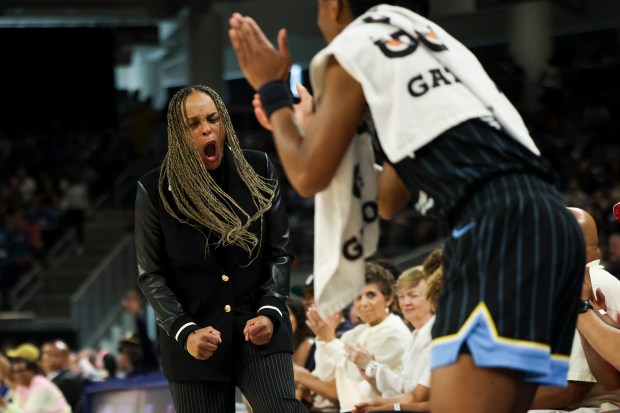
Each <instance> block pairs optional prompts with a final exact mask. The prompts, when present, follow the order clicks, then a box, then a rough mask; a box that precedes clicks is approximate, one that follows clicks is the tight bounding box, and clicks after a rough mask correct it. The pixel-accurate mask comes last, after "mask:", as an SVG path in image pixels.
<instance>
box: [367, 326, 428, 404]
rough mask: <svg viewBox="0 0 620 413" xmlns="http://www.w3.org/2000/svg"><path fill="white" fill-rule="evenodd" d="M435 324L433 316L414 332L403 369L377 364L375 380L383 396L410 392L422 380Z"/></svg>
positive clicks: (404, 355) (405, 355)
mask: <svg viewBox="0 0 620 413" xmlns="http://www.w3.org/2000/svg"><path fill="white" fill-rule="evenodd" d="M434 324H435V316H432V317H431V318H430V319H429V320H428V321H427V322H426V323H424V325H423V326H422V327H420V328H419V329H417V330H413V332H412V334H411V335H412V341H411V345H410V346H409V347H408V348H407V349H406V350H405V352H404V353H403V355H402V359H401V366H402V369H400V370H393V369H391V368H390V367H389V366H387V365H385V364H379V365H378V366H377V374H376V376H375V380H376V383H377V388H378V389H379V391H380V392H381V396H382V397H383V398H387V397H392V396H397V395H399V394H403V393H407V392H410V391H411V390H413V389H414V388H415V386H416V385H417V384H418V382H419V381H420V378H421V377H422V374H423V373H424V370H425V369H426V368H427V367H428V366H429V365H430V358H431V341H432V340H433V338H432V336H431V330H432V329H433V325H434Z"/></svg>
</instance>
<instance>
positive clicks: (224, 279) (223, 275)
mask: <svg viewBox="0 0 620 413" xmlns="http://www.w3.org/2000/svg"><path fill="white" fill-rule="evenodd" d="M228 280H230V278H229V277H228V275H226V274H222V281H224V282H226V281H228Z"/></svg>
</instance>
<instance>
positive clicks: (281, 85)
mask: <svg viewBox="0 0 620 413" xmlns="http://www.w3.org/2000/svg"><path fill="white" fill-rule="evenodd" d="M258 94H259V96H260V101H261V104H262V105H263V108H264V109H265V112H267V117H270V116H271V114H272V113H273V112H275V111H276V110H278V109H280V108H283V107H289V108H292V107H293V96H292V95H291V91H290V89H289V86H288V83H286V82H285V81H284V80H282V79H278V80H272V81H271V82H267V83H265V84H264V85H262V86H261V87H260V88H259V89H258Z"/></svg>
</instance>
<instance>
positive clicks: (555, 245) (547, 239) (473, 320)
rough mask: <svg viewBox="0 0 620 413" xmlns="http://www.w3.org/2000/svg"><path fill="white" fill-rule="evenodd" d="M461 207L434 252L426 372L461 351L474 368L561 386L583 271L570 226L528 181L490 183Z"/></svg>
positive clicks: (554, 199) (556, 202)
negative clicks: (437, 260) (437, 283)
mask: <svg viewBox="0 0 620 413" xmlns="http://www.w3.org/2000/svg"><path fill="white" fill-rule="evenodd" d="M461 207H462V209H461V210H460V211H459V213H457V214H454V215H453V217H455V221H454V222H455V224H454V227H453V229H452V233H451V234H450V237H449V240H448V241H447V242H446V245H445V249H444V274H445V275H444V277H445V280H444V289H443V291H442V294H441V297H440V299H439V303H438V305H437V320H436V322H435V326H434V329H433V337H434V340H433V349H432V361H431V366H432V368H436V367H440V366H443V365H446V364H451V363H454V362H455V361H456V360H457V358H458V356H459V353H460V352H461V349H462V347H463V346H464V345H466V346H467V349H468V350H469V353H471V355H472V356H473V359H474V362H475V363H476V365H478V366H481V367H499V368H508V369H513V370H518V371H522V372H524V373H525V380H526V381H528V382H533V383H538V384H546V385H555V386H565V385H566V372H567V371H568V356H569V354H570V349H571V344H572V340H573V335H574V333H575V322H576V316H577V298H578V296H579V293H580V290H581V283H582V280H583V274H584V268H585V250H584V241H583V237H582V233H581V230H580V228H579V226H578V225H577V223H576V222H575V220H574V218H573V217H572V215H571V214H570V212H569V211H568V210H567V209H566V207H565V205H564V204H563V202H562V200H561V198H560V197H559V195H558V194H557V192H556V191H555V189H554V188H553V187H552V186H551V185H549V184H548V183H546V182H545V181H543V180H541V179H539V178H538V177H536V176H532V175H519V174H514V175H505V176H502V177H499V178H496V179H494V180H492V181H490V182H488V183H487V184H486V185H484V186H482V187H481V188H480V189H479V190H477V191H475V192H474V193H473V194H472V195H471V196H470V197H469V199H468V200H467V201H466V202H465V204H464V205H461Z"/></svg>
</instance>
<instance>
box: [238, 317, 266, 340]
mask: <svg viewBox="0 0 620 413" xmlns="http://www.w3.org/2000/svg"><path fill="white" fill-rule="evenodd" d="M243 335H244V337H245V341H251V342H252V343H253V344H256V345H257V346H262V345H264V344H267V343H269V341H270V340H271V336H272V335H273V322H272V321H271V319H270V318H269V317H267V316H264V315H259V316H258V317H254V318H252V319H251V320H248V322H247V323H246V324H245V328H244V329H243Z"/></svg>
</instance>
